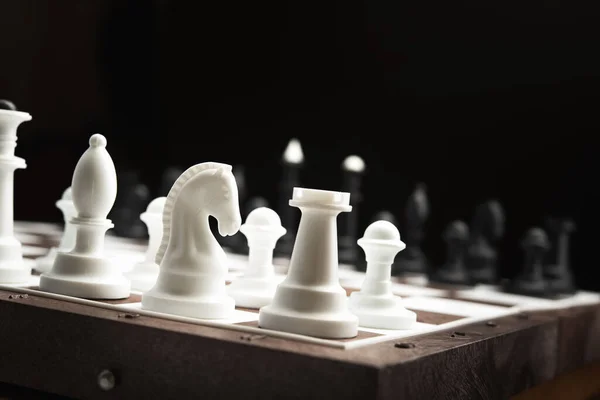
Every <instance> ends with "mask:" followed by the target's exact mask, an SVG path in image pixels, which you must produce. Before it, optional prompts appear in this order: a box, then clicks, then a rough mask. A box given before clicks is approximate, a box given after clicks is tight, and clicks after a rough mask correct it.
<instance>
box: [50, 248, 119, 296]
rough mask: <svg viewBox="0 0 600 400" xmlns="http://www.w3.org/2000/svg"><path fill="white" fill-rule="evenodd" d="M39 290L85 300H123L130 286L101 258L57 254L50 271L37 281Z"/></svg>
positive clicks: (116, 269)
mask: <svg viewBox="0 0 600 400" xmlns="http://www.w3.org/2000/svg"><path fill="white" fill-rule="evenodd" d="M57 266H58V267H57ZM113 270H114V273H107V272H108V271H113ZM40 289H42V290H44V291H47V292H52V293H58V294H62V295H66V296H73V297H82V298H86V299H125V298H127V297H129V289H130V284H129V281H128V280H127V279H126V278H125V277H124V276H123V275H121V274H120V270H119V269H118V267H117V266H115V265H114V264H113V263H111V262H110V261H109V260H107V259H105V258H95V257H90V256H87V255H85V256H82V255H78V254H71V253H60V252H59V253H58V254H57V255H56V260H55V265H54V268H53V269H52V270H51V271H50V272H47V273H44V274H42V276H41V277H40Z"/></svg>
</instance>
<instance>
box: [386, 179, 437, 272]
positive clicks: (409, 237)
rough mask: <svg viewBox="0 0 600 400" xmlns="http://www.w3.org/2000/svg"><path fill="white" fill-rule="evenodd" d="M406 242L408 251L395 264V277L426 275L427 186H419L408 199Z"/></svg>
mask: <svg viewBox="0 0 600 400" xmlns="http://www.w3.org/2000/svg"><path fill="white" fill-rule="evenodd" d="M404 218H405V220H404V232H405V233H404V235H403V238H404V242H405V243H406V250H404V251H402V252H400V253H399V254H398V257H396V262H395V263H394V267H395V268H396V269H395V270H392V273H393V274H394V275H399V274H400V275H401V274H406V273H417V274H425V273H427V269H428V262H427V258H426V257H425V254H424V253H423V249H422V248H421V243H422V242H423V239H424V237H425V223H426V222H427V219H428V218H429V200H428V199H427V188H426V186H425V184H423V183H419V184H417V186H416V188H415V190H414V191H413V193H412V194H411V195H410V197H409V198H408V202H407V203H406V208H405V215H404Z"/></svg>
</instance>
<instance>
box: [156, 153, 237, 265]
mask: <svg viewBox="0 0 600 400" xmlns="http://www.w3.org/2000/svg"><path fill="white" fill-rule="evenodd" d="M211 169H214V170H219V169H225V170H227V171H231V165H228V164H222V163H217V162H203V163H200V164H196V165H193V166H191V167H189V168H188V169H186V170H185V171H184V172H183V174H181V175H180V176H179V178H177V180H176V181H175V183H174V184H173V187H171V190H169V194H168V195H167V200H165V207H164V211H163V215H162V221H163V235H162V240H161V242H160V247H159V248H158V251H157V252H156V257H155V258H154V262H156V263H157V264H158V265H160V263H161V262H162V259H163V257H164V255H165V252H166V251H167V247H168V246H169V240H170V238H171V219H172V217H173V207H174V205H175V201H176V200H177V197H179V194H180V193H181V190H182V189H183V188H184V187H185V184H186V183H187V182H188V181H189V180H190V179H192V178H194V177H195V176H196V175H198V174H199V173H201V172H204V171H208V170H211Z"/></svg>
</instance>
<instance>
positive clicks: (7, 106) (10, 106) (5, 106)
mask: <svg viewBox="0 0 600 400" xmlns="http://www.w3.org/2000/svg"><path fill="white" fill-rule="evenodd" d="M0 110H8V111H17V106H15V103H13V102H12V101H10V100H0Z"/></svg>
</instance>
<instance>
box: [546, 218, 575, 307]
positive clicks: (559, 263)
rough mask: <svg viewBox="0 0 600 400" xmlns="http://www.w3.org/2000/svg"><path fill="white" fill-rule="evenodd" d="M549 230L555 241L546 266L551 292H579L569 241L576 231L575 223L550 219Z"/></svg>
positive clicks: (567, 220) (548, 222) (547, 223)
mask: <svg viewBox="0 0 600 400" xmlns="http://www.w3.org/2000/svg"><path fill="white" fill-rule="evenodd" d="M546 225H547V227H548V230H549V231H550V232H551V234H552V237H553V240H552V243H553V246H552V247H553V250H554V251H553V252H548V255H549V256H550V259H549V260H548V262H547V263H546V264H545V265H544V277H545V278H546V280H547V281H548V288H549V291H550V292H552V293H553V294H556V295H563V294H564V295H570V294H574V293H575V292H576V291H577V288H576V286H575V282H574V279H573V274H572V272H571V266H570V257H569V256H570V255H569V239H570V235H571V234H572V233H573V232H574V231H575V223H574V222H573V221H572V220H570V219H556V218H548V219H547V221H546Z"/></svg>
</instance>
